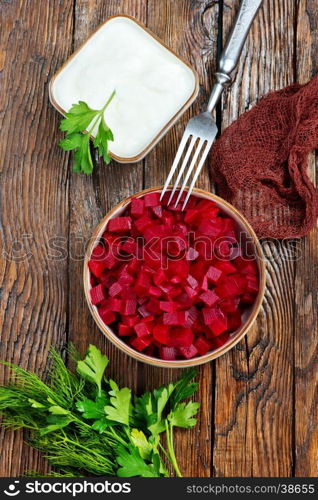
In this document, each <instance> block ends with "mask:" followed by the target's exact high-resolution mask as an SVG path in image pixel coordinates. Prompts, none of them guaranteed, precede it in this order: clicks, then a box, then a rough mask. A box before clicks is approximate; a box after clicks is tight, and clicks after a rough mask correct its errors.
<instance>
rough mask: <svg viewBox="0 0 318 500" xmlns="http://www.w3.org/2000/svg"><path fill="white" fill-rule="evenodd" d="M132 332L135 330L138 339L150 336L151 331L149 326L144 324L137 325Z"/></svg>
mask: <svg viewBox="0 0 318 500" xmlns="http://www.w3.org/2000/svg"><path fill="white" fill-rule="evenodd" d="M134 330H135V332H136V334H137V336H138V337H146V336H147V335H150V333H151V329H150V328H149V325H148V324H147V323H145V322H140V323H137V324H136V325H135V326H134Z"/></svg>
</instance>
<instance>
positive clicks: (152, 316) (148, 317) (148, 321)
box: [141, 314, 155, 323]
mask: <svg viewBox="0 0 318 500" xmlns="http://www.w3.org/2000/svg"><path fill="white" fill-rule="evenodd" d="M154 319H155V316H154V315H153V314H149V316H145V317H144V318H142V320H141V322H142V323H150V322H151V321H154Z"/></svg>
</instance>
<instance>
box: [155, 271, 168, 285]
mask: <svg viewBox="0 0 318 500" xmlns="http://www.w3.org/2000/svg"><path fill="white" fill-rule="evenodd" d="M167 279H168V278H167V276H166V274H165V272H164V271H163V270H162V269H159V270H158V272H157V273H156V274H155V275H154V277H153V282H154V284H155V285H157V286H158V285H161V284H162V283H164V282H165V281H167Z"/></svg>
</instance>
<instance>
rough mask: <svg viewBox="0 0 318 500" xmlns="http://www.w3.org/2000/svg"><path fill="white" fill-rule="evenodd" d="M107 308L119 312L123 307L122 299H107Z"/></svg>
mask: <svg viewBox="0 0 318 500" xmlns="http://www.w3.org/2000/svg"><path fill="white" fill-rule="evenodd" d="M109 309H110V310H111V311H114V312H118V313H121V312H122V309H123V301H122V300H121V299H116V298H115V297H111V298H110V299H109Z"/></svg>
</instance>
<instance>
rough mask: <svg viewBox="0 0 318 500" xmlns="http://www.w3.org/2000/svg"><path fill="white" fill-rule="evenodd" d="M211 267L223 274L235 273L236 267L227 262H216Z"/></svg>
mask: <svg viewBox="0 0 318 500" xmlns="http://www.w3.org/2000/svg"><path fill="white" fill-rule="evenodd" d="M213 266H214V267H215V268H217V269H220V271H222V273H223V274H233V273H236V267H234V266H233V264H231V262H229V261H228V260H218V261H217V262H214V264H213Z"/></svg>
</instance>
